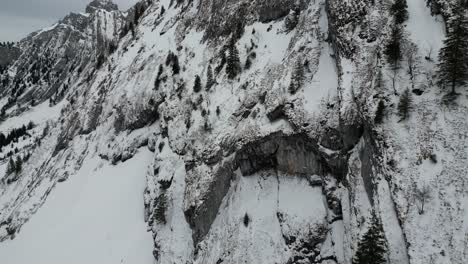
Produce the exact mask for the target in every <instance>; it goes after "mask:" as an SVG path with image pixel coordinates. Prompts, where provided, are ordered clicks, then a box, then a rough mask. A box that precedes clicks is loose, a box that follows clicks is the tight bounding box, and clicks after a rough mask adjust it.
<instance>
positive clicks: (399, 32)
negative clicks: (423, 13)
mask: <svg viewBox="0 0 468 264" xmlns="http://www.w3.org/2000/svg"><path fill="white" fill-rule="evenodd" d="M467 3H468V1H463V0H460V1H457V2H456V4H455V6H454V8H453V9H452V10H453V13H452V15H451V17H450V18H449V19H448V20H447V24H446V28H447V35H446V37H445V40H444V41H443V47H442V48H441V49H440V51H439V54H438V58H439V62H438V64H437V72H436V77H437V85H438V86H439V87H441V89H442V90H448V94H447V96H446V97H444V98H448V100H447V102H448V103H450V102H453V101H454V99H455V98H456V97H457V95H458V94H457V92H456V88H457V87H458V86H461V85H464V84H466V82H467V81H468V18H467V14H466V10H467V8H466V7H467V6H468V5H467ZM407 7H408V6H407V2H406V0H395V1H394V3H393V4H392V5H391V6H390V14H392V16H393V20H392V21H393V24H392V26H391V29H390V34H389V39H388V41H387V43H386V44H385V47H384V55H385V57H386V59H387V62H388V63H389V64H390V66H391V68H392V70H393V71H394V73H395V75H396V72H397V70H398V69H399V68H400V62H401V60H402V58H403V56H405V57H406V60H407V63H408V73H409V75H410V78H411V81H412V82H413V81H414V71H415V67H416V65H415V64H416V63H415V56H416V52H417V47H416V46H415V45H414V44H410V45H407V46H405V47H403V44H402V42H403V39H404V37H405V33H404V26H403V23H404V22H405V21H406V20H407V19H408V17H409V15H408V11H407ZM430 53H431V51H430V52H429V55H428V56H426V57H425V59H426V60H428V61H432V58H431V54H430ZM380 78H381V77H380ZM377 79H379V78H377ZM393 79H394V81H393V82H395V76H394V78H393ZM412 85H413V86H414V83H413V84H412ZM393 86H394V87H395V83H394V84H393ZM413 88H414V87H413ZM413 91H414V92H415V93H417V92H418V91H417V89H413ZM395 94H397V92H396V90H395ZM411 96H412V95H411V92H410V91H409V88H407V89H406V90H405V91H404V92H403V93H401V95H400V99H399V103H398V107H397V109H398V116H399V117H400V121H404V120H406V119H407V118H408V117H409V113H410V111H411V109H412V101H413V100H412V97H411ZM384 109H385V104H384V102H383V101H380V102H379V104H378V106H377V110H376V115H375V123H381V122H382V120H383V115H384Z"/></svg>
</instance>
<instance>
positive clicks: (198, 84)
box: [193, 75, 202, 93]
mask: <svg viewBox="0 0 468 264" xmlns="http://www.w3.org/2000/svg"><path fill="white" fill-rule="evenodd" d="M201 89H202V86H201V80H200V76H198V75H196V76H195V83H194V84H193V91H194V92H196V93H198V92H200V91H201Z"/></svg>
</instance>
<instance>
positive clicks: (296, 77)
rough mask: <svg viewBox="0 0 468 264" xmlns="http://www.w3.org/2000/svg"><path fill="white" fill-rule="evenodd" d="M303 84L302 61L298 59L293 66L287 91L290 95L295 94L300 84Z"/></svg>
mask: <svg viewBox="0 0 468 264" xmlns="http://www.w3.org/2000/svg"><path fill="white" fill-rule="evenodd" d="M303 82H304V66H303V65H302V61H301V60H300V59H298V60H297V61H296V64H295V65H294V70H293V73H292V76H291V82H290V84H289V88H288V91H289V92H290V93H291V94H295V93H296V92H297V90H299V88H301V86H302V83H303Z"/></svg>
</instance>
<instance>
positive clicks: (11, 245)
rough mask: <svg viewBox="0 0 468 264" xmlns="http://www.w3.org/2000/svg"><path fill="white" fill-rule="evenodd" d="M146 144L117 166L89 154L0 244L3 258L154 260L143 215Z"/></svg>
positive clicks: (20, 261) (110, 262)
mask: <svg viewBox="0 0 468 264" xmlns="http://www.w3.org/2000/svg"><path fill="white" fill-rule="evenodd" d="M151 157H152V155H151V153H150V152H149V151H148V150H147V149H141V150H140V152H139V153H138V154H137V155H136V156H135V157H134V158H133V159H131V160H129V161H127V162H125V163H120V164H118V165H117V166H111V165H107V163H104V162H103V161H101V160H100V159H99V158H89V159H87V160H86V161H85V162H84V164H83V167H82V168H81V169H80V171H79V172H78V174H77V175H74V176H73V177H71V178H70V179H69V180H68V181H66V182H64V183H60V184H58V185H57V187H56V188H55V189H54V190H53V191H52V193H51V194H50V196H49V197H48V199H47V202H46V203H45V204H44V205H43V206H42V207H41V209H39V211H38V212H37V213H36V214H35V215H34V217H33V218H31V220H30V221H29V222H27V223H26V224H25V225H24V226H23V228H22V229H21V231H20V233H19V234H17V237H16V238H15V239H14V240H11V241H5V242H3V243H0V259H1V263H8V264H30V263H38V264H39V263H40V264H42V263H44V264H62V263H70V264H73V263H76V264H83V263H100V264H115V263H129V264H134V263H139V264H150V263H153V259H154V258H153V256H152V254H151V252H152V250H153V242H152V237H151V233H149V232H147V231H146V224H145V222H144V218H143V190H144V186H145V175H146V170H147V164H149V162H150V160H151Z"/></svg>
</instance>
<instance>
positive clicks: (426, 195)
mask: <svg viewBox="0 0 468 264" xmlns="http://www.w3.org/2000/svg"><path fill="white" fill-rule="evenodd" d="M416 199H418V200H419V203H420V207H419V214H424V205H425V204H426V202H427V200H429V199H431V189H430V188H429V186H427V185H424V186H423V187H422V188H421V189H417V190H416Z"/></svg>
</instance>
